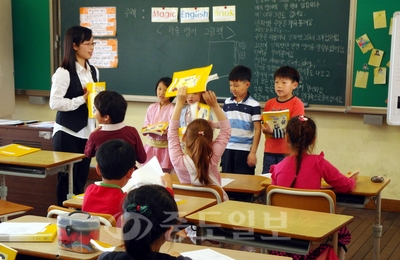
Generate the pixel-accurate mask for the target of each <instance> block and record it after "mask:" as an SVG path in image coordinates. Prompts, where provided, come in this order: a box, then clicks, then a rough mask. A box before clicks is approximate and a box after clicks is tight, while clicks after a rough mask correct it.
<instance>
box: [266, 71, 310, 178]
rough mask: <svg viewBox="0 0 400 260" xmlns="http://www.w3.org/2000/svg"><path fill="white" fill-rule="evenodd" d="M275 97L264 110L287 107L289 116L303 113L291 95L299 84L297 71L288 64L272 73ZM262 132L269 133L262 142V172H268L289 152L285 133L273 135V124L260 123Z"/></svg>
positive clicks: (299, 102)
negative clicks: (268, 136)
mask: <svg viewBox="0 0 400 260" xmlns="http://www.w3.org/2000/svg"><path fill="white" fill-rule="evenodd" d="M274 80H275V93H276V95H277V97H276V98H271V99H270V100H268V101H267V102H266V103H265V107H264V111H280V110H285V109H289V116H290V118H291V117H293V116H297V115H304V105H303V102H302V101H301V100H300V99H299V98H297V97H296V96H294V95H293V90H295V89H296V88H297V87H298V86H299V82H300V74H299V72H298V71H297V70H296V69H294V68H292V67H289V66H283V67H280V68H279V69H277V70H276V71H275V73H274ZM262 132H263V133H264V134H269V135H271V138H268V139H266V140H265V143H264V160H263V170H262V172H263V173H269V172H270V166H271V165H272V164H276V163H279V162H280V161H282V160H283V158H285V156H286V155H287V154H288V153H289V147H288V146H287V142H286V139H285V134H284V133H283V135H279V134H275V135H274V126H270V125H269V124H267V123H266V124H262Z"/></svg>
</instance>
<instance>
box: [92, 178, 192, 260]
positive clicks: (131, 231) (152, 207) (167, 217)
mask: <svg viewBox="0 0 400 260" xmlns="http://www.w3.org/2000/svg"><path fill="white" fill-rule="evenodd" d="M123 210H124V214H123V227H122V233H123V234H122V236H123V240H124V245H125V250H126V252H106V253H102V254H101V255H100V257H99V260H108V259H121V260H123V259H130V260H142V259H143V260H144V259H152V260H190V258H188V257H184V256H181V255H179V253H176V254H174V255H169V254H164V253H160V252H159V251H160V248H161V246H162V245H163V244H164V243H165V241H166V240H168V239H169V238H170V234H171V231H172V230H173V227H174V225H177V224H178V218H177V214H178V207H177V205H176V202H175V200H174V198H173V197H172V196H171V194H170V193H169V192H168V191H167V190H166V189H165V188H163V187H161V186H159V185H144V186H141V187H139V188H137V189H134V190H132V191H130V192H129V193H128V196H127V197H126V199H125V201H124V204H123ZM174 214H176V216H175V217H174Z"/></svg>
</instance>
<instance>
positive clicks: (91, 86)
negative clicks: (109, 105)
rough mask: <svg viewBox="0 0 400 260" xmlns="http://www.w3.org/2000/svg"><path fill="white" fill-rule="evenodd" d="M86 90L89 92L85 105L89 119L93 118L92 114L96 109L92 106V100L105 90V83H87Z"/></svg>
mask: <svg viewBox="0 0 400 260" xmlns="http://www.w3.org/2000/svg"><path fill="white" fill-rule="evenodd" d="M86 89H87V91H89V96H88V99H87V105H88V109H89V118H94V113H95V112H96V107H95V106H94V98H95V97H96V95H97V94H98V93H99V92H101V91H104V90H106V83H105V82H89V83H87V84H86Z"/></svg>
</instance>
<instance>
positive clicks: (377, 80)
mask: <svg viewBox="0 0 400 260" xmlns="http://www.w3.org/2000/svg"><path fill="white" fill-rule="evenodd" d="M374 84H386V68H385V67H379V68H375V69H374Z"/></svg>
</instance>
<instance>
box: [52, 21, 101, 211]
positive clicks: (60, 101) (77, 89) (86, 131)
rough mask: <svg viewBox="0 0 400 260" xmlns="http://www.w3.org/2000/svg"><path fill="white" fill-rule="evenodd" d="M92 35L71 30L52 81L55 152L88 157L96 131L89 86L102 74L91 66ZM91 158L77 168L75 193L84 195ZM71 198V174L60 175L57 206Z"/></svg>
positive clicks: (79, 27)
mask: <svg viewBox="0 0 400 260" xmlns="http://www.w3.org/2000/svg"><path fill="white" fill-rule="evenodd" d="M94 44H95V43H94V42H93V36H92V31H91V30H90V29H88V28H86V27H82V26H73V27H71V28H69V29H68V30H67V32H66V34H65V38H64V58H63V60H62V63H61V66H60V67H59V68H58V69H57V70H56V72H55V73H54V74H53V77H52V85H51V92H50V102H49V104H50V108H51V109H54V110H58V111H57V115H56V121H55V124H54V128H53V148H54V151H61V152H72V153H84V149H85V145H86V141H87V139H88V138H89V135H90V133H91V132H92V131H93V130H94V128H95V119H88V108H87V105H86V101H87V98H88V95H89V93H88V92H87V90H86V84H87V83H89V82H97V81H98V75H99V71H98V70H97V68H95V67H94V66H92V65H90V64H89V59H90V58H91V57H92V54H93V50H94ZM90 160H91V159H90V158H84V159H82V161H81V162H78V163H75V164H74V167H73V176H74V183H73V192H74V194H80V193H83V192H84V188H85V184H86V181H87V177H88V173H89V166H90ZM67 194H68V173H66V172H59V173H58V183H57V203H58V205H59V206H62V203H63V201H64V200H66V199H67Z"/></svg>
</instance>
